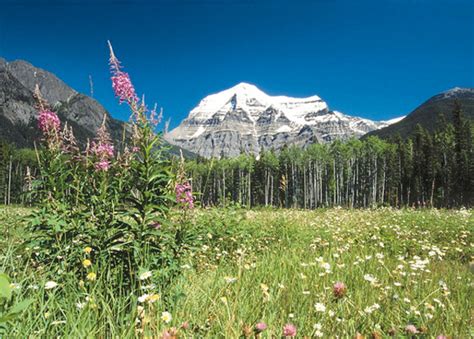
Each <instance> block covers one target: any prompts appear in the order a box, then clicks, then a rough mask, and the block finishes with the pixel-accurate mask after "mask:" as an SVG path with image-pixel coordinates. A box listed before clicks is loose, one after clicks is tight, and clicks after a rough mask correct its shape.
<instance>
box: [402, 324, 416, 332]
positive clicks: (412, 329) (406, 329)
mask: <svg viewBox="0 0 474 339" xmlns="http://www.w3.org/2000/svg"><path fill="white" fill-rule="evenodd" d="M405 332H407V333H408V334H417V333H418V330H417V329H416V327H415V326H414V325H407V327H405Z"/></svg>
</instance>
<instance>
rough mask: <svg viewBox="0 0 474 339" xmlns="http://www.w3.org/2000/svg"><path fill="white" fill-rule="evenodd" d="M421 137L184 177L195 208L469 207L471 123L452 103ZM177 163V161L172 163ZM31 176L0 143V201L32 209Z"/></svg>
mask: <svg viewBox="0 0 474 339" xmlns="http://www.w3.org/2000/svg"><path fill="white" fill-rule="evenodd" d="M451 114H452V118H453V119H452V120H451V121H452V122H449V123H448V122H447V119H445V117H444V116H443V115H440V116H439V117H438V118H437V123H436V126H437V129H436V130H435V131H434V133H429V132H428V131H427V130H425V129H424V128H423V127H422V126H420V125H417V126H416V128H415V132H414V133H413V134H412V135H411V137H409V138H407V139H402V138H401V137H399V136H395V137H393V138H392V139H390V140H382V139H379V138H377V137H367V138H365V139H362V140H358V139H351V140H349V141H345V142H342V141H335V142H333V143H330V144H313V145H310V146H309V147H308V148H306V149H301V148H297V147H285V148H284V149H282V150H281V151H280V152H278V153H277V152H273V151H262V152H261V154H260V156H259V157H255V156H254V155H246V154H241V155H240V156H239V157H236V158H223V159H203V158H197V159H195V160H188V161H187V162H186V172H187V175H188V176H189V178H191V179H192V184H193V191H194V193H195V195H196V196H197V198H198V200H199V201H200V202H201V204H202V205H203V206H216V205H220V206H225V205H229V204H240V205H242V206H249V207H253V206H275V207H285V208H318V207H331V206H345V207H372V206H396V207H404V206H410V207H411V206H415V207H423V206H426V207H430V206H433V207H448V208H450V207H461V206H466V207H471V206H473V205H474V146H473V134H474V127H473V126H474V124H473V122H472V121H470V120H468V119H465V118H464V117H463V113H462V109H461V107H460V105H456V107H455V109H454V110H453V112H452V113H451ZM176 163H177V162H176ZM37 174H38V167H37V158H36V154H35V151H34V150H31V149H16V148H15V147H13V146H11V145H9V144H6V143H2V142H1V141H0V204H27V205H28V204H32V203H34V197H32V196H31V195H30V194H29V192H30V191H31V185H34V178H36V176H37Z"/></svg>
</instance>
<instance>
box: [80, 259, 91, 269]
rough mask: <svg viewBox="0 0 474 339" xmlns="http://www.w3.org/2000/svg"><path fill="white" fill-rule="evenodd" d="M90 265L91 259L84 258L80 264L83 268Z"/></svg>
mask: <svg viewBox="0 0 474 339" xmlns="http://www.w3.org/2000/svg"><path fill="white" fill-rule="evenodd" d="M91 265H92V261H90V260H89V259H84V260H83V261H82V266H84V268H87V267H89V266H91Z"/></svg>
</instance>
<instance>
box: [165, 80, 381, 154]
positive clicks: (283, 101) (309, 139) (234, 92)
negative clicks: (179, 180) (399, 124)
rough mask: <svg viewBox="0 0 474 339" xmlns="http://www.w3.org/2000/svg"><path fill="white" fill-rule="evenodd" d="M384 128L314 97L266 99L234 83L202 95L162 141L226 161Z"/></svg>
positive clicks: (260, 94)
mask: <svg viewBox="0 0 474 339" xmlns="http://www.w3.org/2000/svg"><path fill="white" fill-rule="evenodd" d="M389 124H390V121H387V122H382V121H381V122H376V121H372V120H368V119H363V118H358V117H352V116H349V115H345V114H343V113H340V112H337V111H331V110H329V107H328V105H327V104H326V102H324V101H323V100H322V99H321V98H320V97H318V96H316V95H314V96H311V97H307V98H291V97H287V96H270V95H268V94H266V93H264V92H263V91H261V90H260V89H258V88H257V87H256V86H254V85H251V84H247V83H240V84H238V85H236V86H234V87H232V88H229V89H227V90H224V91H222V92H219V93H217V94H212V95H209V96H207V97H205V98H204V99H203V100H201V102H200V103H199V105H198V106H197V107H195V108H194V109H193V110H192V111H191V112H190V113H189V115H188V117H187V118H186V119H184V120H183V121H182V122H181V124H180V125H179V126H178V127H177V128H175V129H174V130H172V131H171V132H169V133H166V134H165V139H166V140H167V141H168V142H170V143H171V144H174V145H176V146H179V147H182V148H183V149H186V150H189V151H191V152H194V153H196V154H199V155H201V156H204V157H222V156H230V157H232V156H237V155H239V154H240V153H241V152H242V151H243V152H246V153H254V154H257V153H259V152H260V150H261V149H264V150H266V149H271V148H273V149H275V150H278V149H280V148H282V147H283V146H284V145H297V146H300V147H305V146H307V145H309V144H311V143H315V142H319V143H323V142H330V141H333V140H335V139H347V138H350V137H352V136H355V137H360V136H362V135H364V134H366V133H367V132H370V131H372V130H375V129H378V128H382V127H385V126H388V125H389Z"/></svg>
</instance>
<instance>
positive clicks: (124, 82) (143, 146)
mask: <svg viewBox="0 0 474 339" xmlns="http://www.w3.org/2000/svg"><path fill="white" fill-rule="evenodd" d="M108 44H109V49H110V59H109V63H110V70H111V80H112V89H113V91H114V93H115V96H116V97H117V98H118V100H119V103H126V104H127V105H128V106H129V107H130V111H131V116H130V121H131V124H132V148H131V153H132V154H133V159H134V161H132V162H130V174H131V177H132V178H133V182H134V185H133V186H134V187H132V188H131V191H132V194H133V196H134V197H133V199H130V200H131V201H130V202H131V203H132V205H133V207H134V210H135V213H134V214H133V218H134V220H135V221H136V222H137V224H138V225H139V226H140V228H141V232H140V234H142V233H143V232H145V231H146V229H150V228H151V229H153V230H158V229H159V228H157V227H155V225H157V224H160V225H161V224H162V220H161V219H162V218H163V217H164V214H165V210H166V208H165V201H166V200H167V198H166V193H165V190H164V188H165V187H166V185H167V182H166V180H167V179H166V178H167V177H168V175H169V172H168V169H167V168H168V164H167V162H166V161H164V160H163V156H162V148H161V147H160V138H159V136H158V135H157V134H156V133H155V128H156V125H157V124H158V123H159V122H160V120H161V113H160V115H158V116H157V112H156V106H155V108H154V109H153V110H151V111H149V110H148V108H147V106H146V104H145V98H144V97H143V98H142V99H141V100H140V99H139V98H138V96H137V94H136V91H135V88H134V86H133V83H132V81H131V79H130V76H129V75H128V73H126V72H124V71H123V67H122V65H121V63H120V61H119V60H118V59H117V57H116V56H115V53H114V51H113V48H112V44H111V43H110V41H109V42H108ZM159 202H161V205H160V204H159Z"/></svg>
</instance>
